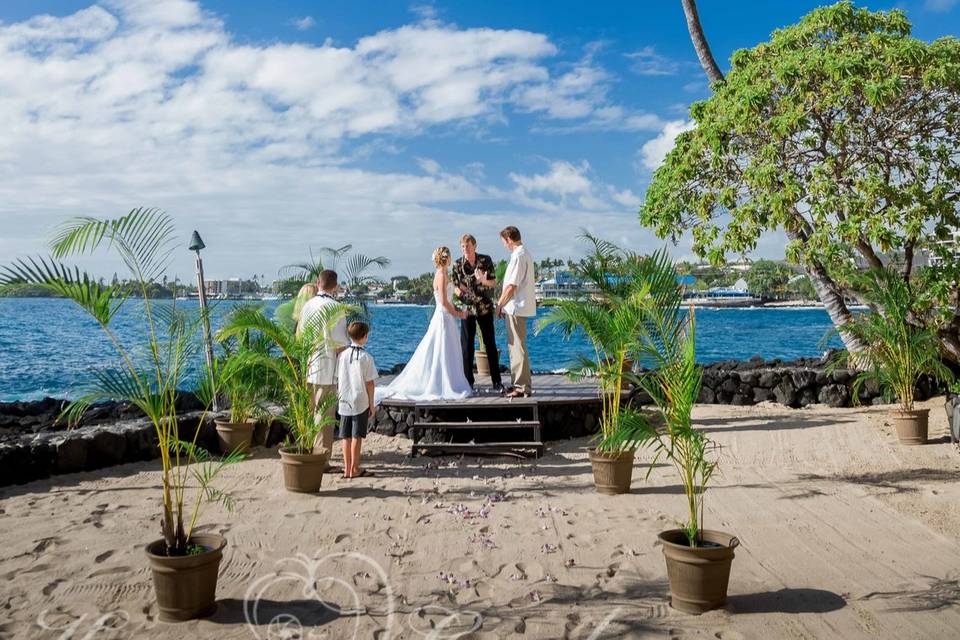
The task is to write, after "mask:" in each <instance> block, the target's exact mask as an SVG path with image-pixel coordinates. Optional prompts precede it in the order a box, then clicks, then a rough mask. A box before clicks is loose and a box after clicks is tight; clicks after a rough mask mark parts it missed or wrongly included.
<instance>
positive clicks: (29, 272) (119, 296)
mask: <svg viewBox="0 0 960 640" xmlns="http://www.w3.org/2000/svg"><path fill="white" fill-rule="evenodd" d="M8 284H29V285H33V286H37V287H41V288H43V289H46V290H47V291H50V292H52V293H55V294H58V295H61V296H63V297H65V298H68V299H70V300H72V301H73V302H75V303H76V304H78V305H79V306H80V307H81V308H82V309H83V310H84V311H86V312H87V313H88V314H90V315H91V316H92V317H93V318H94V320H96V321H97V322H98V323H100V324H101V325H102V326H108V325H109V324H110V321H111V320H113V318H114V316H116V314H117V312H118V311H120V308H121V307H122V306H123V303H124V302H125V301H126V298H127V294H126V293H125V292H124V291H123V290H122V289H121V287H120V286H119V285H116V286H115V285H102V284H100V283H99V282H97V281H96V280H95V279H94V278H93V277H91V276H90V275H89V274H87V273H85V272H81V271H80V269H79V268H78V267H74V268H73V269H71V268H70V267H68V266H66V265H64V264H62V263H59V262H56V261H54V260H47V259H46V258H21V259H19V260H16V261H14V262H13V264H11V265H7V266H3V267H0V285H8Z"/></svg>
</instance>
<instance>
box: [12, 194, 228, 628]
mask: <svg viewBox="0 0 960 640" xmlns="http://www.w3.org/2000/svg"><path fill="white" fill-rule="evenodd" d="M173 245H174V227H173V223H172V220H171V219H170V217H169V216H167V215H166V214H164V213H162V212H160V211H158V210H156V209H134V210H133V211H131V212H130V213H129V214H127V215H124V216H121V217H119V218H116V219H96V218H89V217H82V218H75V219H73V220H70V221H68V222H67V223H65V224H64V225H63V226H61V227H60V228H59V229H58V231H57V233H56V235H55V237H54V239H53V242H52V243H51V248H52V254H53V257H52V258H36V259H34V258H28V259H22V260H18V261H17V262H15V263H13V264H12V265H11V266H7V267H3V268H2V269H0V283H3V284H7V283H13V284H16V283H23V284H30V285H33V286H38V287H43V288H44V289H47V290H49V291H51V292H54V293H56V294H59V295H62V296H64V297H66V298H69V299H71V300H73V301H74V302H75V303H77V304H78V305H79V306H80V307H81V308H82V309H83V310H84V311H85V312H87V313H88V314H89V315H90V316H91V317H92V318H93V319H94V320H95V321H96V322H97V323H98V324H99V325H100V327H101V328H102V329H103V331H104V333H105V334H106V335H107V337H108V338H109V339H110V342H111V343H112V344H113V346H114V347H115V348H116V350H117V353H118V355H119V360H120V364H119V365H118V366H113V367H108V368H105V369H102V370H98V371H96V372H94V374H93V382H92V383H91V384H90V386H89V387H88V388H86V389H83V390H82V391H81V393H80V395H79V397H78V398H77V399H76V400H74V401H73V402H71V403H70V405H68V407H67V409H66V410H65V412H64V417H66V418H67V419H68V420H69V421H70V422H71V423H74V424H75V423H76V421H77V420H78V419H79V418H80V417H81V416H82V415H83V414H84V412H85V411H86V410H87V409H88V408H89V407H90V405H91V404H92V403H94V402H99V401H102V400H122V401H126V402H129V403H130V404H132V405H134V406H136V407H138V408H139V409H140V410H141V411H142V412H143V413H144V414H145V415H146V416H147V418H148V419H149V420H150V422H151V423H152V424H153V427H154V429H155V433H156V437H157V445H158V447H159V451H160V460H161V472H160V478H161V484H162V489H161V492H162V502H161V513H160V530H161V533H162V537H161V538H160V539H159V540H156V541H154V542H151V543H149V544H148V545H146V554H147V557H148V559H149V562H150V566H151V569H152V572H153V583H154V589H155V592H156V597H157V605H158V608H159V614H160V619H161V620H166V621H178V620H187V619H191V618H197V617H202V616H206V615H209V614H210V613H212V612H213V611H214V609H215V607H216V590H217V574H218V570H219V566H220V560H221V558H222V557H223V549H224V547H225V546H226V540H225V539H224V538H223V537H222V536H220V535H217V534H214V533H200V532H198V531H197V529H196V527H197V523H198V520H199V516H200V511H201V507H202V505H203V504H204V502H205V501H216V502H220V503H222V504H224V505H225V506H226V507H227V508H228V509H232V508H233V499H232V498H231V497H230V496H229V495H228V494H226V493H224V492H222V491H219V490H217V489H216V488H214V486H213V481H214V479H215V478H216V476H217V475H218V474H219V473H220V472H221V471H222V470H223V469H224V468H225V467H226V466H227V465H229V464H231V463H233V462H237V461H239V460H241V459H242V456H241V455H240V454H231V455H229V456H227V457H224V458H222V459H220V460H215V459H213V458H211V457H210V455H209V454H208V453H207V452H206V451H204V450H203V449H201V448H200V447H198V446H197V444H196V442H197V437H198V435H199V434H200V431H201V429H200V427H201V426H202V424H203V423H204V418H205V416H206V412H204V413H203V414H202V416H201V418H200V420H199V422H198V423H197V425H196V426H195V427H194V428H192V429H187V430H182V425H181V418H180V417H179V416H178V415H177V409H176V393H177V387H178V386H179V385H180V384H181V383H183V382H184V381H185V380H186V374H187V371H188V368H189V367H190V366H191V364H193V363H194V362H195V361H196V360H197V359H198V358H199V356H198V354H199V349H198V345H197V339H196V338H197V336H198V335H199V327H200V318H199V317H197V315H196V314H188V313H186V312H184V311H183V310H182V309H179V308H178V307H177V306H176V303H175V302H166V301H163V302H161V301H154V300H152V299H151V297H150V289H151V285H153V284H155V283H156V282H157V280H158V279H159V278H160V277H161V276H162V275H163V272H164V270H165V269H166V266H167V264H168V261H169V256H170V254H171V251H172V249H173ZM104 246H106V247H109V248H110V249H113V250H115V251H116V252H117V253H119V254H120V257H121V259H122V260H123V261H124V263H125V264H126V266H127V267H128V269H129V270H130V275H131V281H132V283H133V287H130V286H129V285H121V284H111V285H105V284H100V283H98V282H97V280H96V279H95V278H93V277H91V276H90V275H88V274H87V273H84V272H81V271H80V269H79V268H78V267H73V268H71V267H68V266H66V265H64V264H62V263H61V262H59V261H60V260H61V259H63V258H64V257H66V256H70V255H79V254H86V253H91V252H93V251H95V250H97V249H99V248H102V247H104ZM130 296H135V297H137V298H139V301H138V304H139V305H140V309H139V310H138V313H137V317H138V318H141V319H142V321H143V322H144V324H145V332H146V334H147V336H148V341H147V344H146V345H145V346H146V348H145V349H141V348H130V347H128V346H125V345H124V344H123V343H122V342H121V341H120V340H119V338H118V336H117V334H116V332H115V331H114V324H115V322H114V321H115V319H116V317H117V314H118V312H119V311H120V310H121V308H122V307H123V306H124V304H125V303H127V304H130V303H129V302H128V297H130ZM207 386H208V387H209V385H207ZM208 390H209V389H208ZM198 397H201V398H202V399H203V400H205V404H206V406H209V401H210V399H211V398H212V396H211V393H199V394H198Z"/></svg>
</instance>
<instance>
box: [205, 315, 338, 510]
mask: <svg viewBox="0 0 960 640" xmlns="http://www.w3.org/2000/svg"><path fill="white" fill-rule="evenodd" d="M350 312H351V307H349V306H347V305H331V306H329V307H327V308H326V309H325V310H324V312H323V313H321V314H317V315H316V316H314V317H313V318H311V321H310V322H308V323H306V324H304V325H303V326H301V330H300V332H299V333H298V332H297V331H296V330H295V329H293V328H291V327H289V326H288V325H286V324H285V323H284V322H282V321H280V320H276V319H271V318H268V317H267V316H266V315H265V314H264V313H263V310H262V309H260V308H251V307H248V308H241V309H238V310H237V311H236V313H234V314H233V316H232V317H231V318H230V319H229V321H228V322H227V324H225V325H224V327H223V328H221V329H220V331H219V332H218V333H217V337H218V339H220V340H226V339H229V338H230V337H232V336H237V335H242V334H244V333H245V332H254V333H257V334H260V335H262V336H263V337H264V339H266V340H267V341H268V342H269V344H270V351H269V352H266V353H264V352H259V351H246V352H243V353H241V354H238V355H237V360H236V363H237V364H235V365H234V366H236V367H237V368H238V369H248V370H252V371H255V372H257V373H256V375H261V376H263V377H264V378H266V379H267V380H268V381H269V384H270V385H271V386H274V387H275V388H277V389H279V390H280V393H279V395H278V401H279V404H280V407H281V414H280V417H281V419H283V420H284V421H285V422H286V425H287V428H288V429H289V435H288V437H287V441H286V443H285V446H284V447H281V449H280V459H281V463H282V466H283V481H284V486H285V487H286V489H287V490H288V491H294V492H298V493H316V492H317V491H318V490H319V489H320V486H321V482H322V481H323V471H324V469H325V468H326V466H327V462H328V460H329V459H330V454H331V452H330V451H328V450H319V451H318V450H316V449H315V447H314V443H315V441H316V440H317V434H319V433H320V431H321V429H323V428H324V427H325V426H327V425H328V424H330V420H329V419H328V418H324V417H323V414H324V411H325V410H326V409H327V408H328V407H329V405H328V404H326V403H332V402H336V399H335V398H332V397H326V398H324V399H323V400H321V402H322V403H323V404H321V405H320V406H315V404H314V402H315V399H314V394H313V390H312V389H311V387H310V385H308V384H307V382H308V373H309V371H310V363H311V361H312V360H313V358H314V355H315V354H316V352H317V351H318V350H319V349H321V348H324V346H325V342H326V340H327V335H328V331H327V330H326V327H327V326H329V325H331V324H332V323H334V322H336V321H337V320H339V319H340V318H342V317H343V316H345V315H347V314H348V313H350Z"/></svg>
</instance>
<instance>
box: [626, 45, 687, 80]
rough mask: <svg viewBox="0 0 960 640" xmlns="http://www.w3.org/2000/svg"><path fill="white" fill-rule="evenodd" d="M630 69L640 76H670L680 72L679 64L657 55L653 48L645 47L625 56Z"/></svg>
mask: <svg viewBox="0 0 960 640" xmlns="http://www.w3.org/2000/svg"><path fill="white" fill-rule="evenodd" d="M626 57H627V58H628V59H629V60H630V68H631V69H632V70H633V72H634V73H636V74H637V75H641V76H672V75H674V74H676V73H677V72H678V71H679V70H680V63H679V62H678V61H676V60H673V59H671V58H668V57H667V56H664V55H661V54H659V53H657V50H656V49H655V48H654V47H653V46H646V47H643V48H642V49H638V50H637V51H634V52H632V53H628V54H626Z"/></svg>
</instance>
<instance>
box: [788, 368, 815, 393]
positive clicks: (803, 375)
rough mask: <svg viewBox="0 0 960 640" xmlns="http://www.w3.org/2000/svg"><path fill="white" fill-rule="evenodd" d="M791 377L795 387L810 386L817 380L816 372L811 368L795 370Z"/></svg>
mask: <svg viewBox="0 0 960 640" xmlns="http://www.w3.org/2000/svg"><path fill="white" fill-rule="evenodd" d="M790 377H791V379H792V380H793V387H794V388H795V389H803V388H805V387H809V386H810V385H812V384H814V383H815V382H816V381H817V374H816V372H815V371H811V370H809V369H799V370H797V371H794V372H793V373H792V374H791V375H790Z"/></svg>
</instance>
